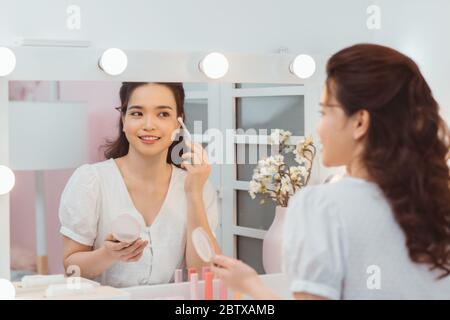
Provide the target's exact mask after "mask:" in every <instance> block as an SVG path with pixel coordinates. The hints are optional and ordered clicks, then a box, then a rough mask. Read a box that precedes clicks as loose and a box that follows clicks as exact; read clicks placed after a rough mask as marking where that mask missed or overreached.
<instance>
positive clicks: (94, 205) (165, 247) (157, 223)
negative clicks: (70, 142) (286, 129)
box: [59, 159, 219, 287]
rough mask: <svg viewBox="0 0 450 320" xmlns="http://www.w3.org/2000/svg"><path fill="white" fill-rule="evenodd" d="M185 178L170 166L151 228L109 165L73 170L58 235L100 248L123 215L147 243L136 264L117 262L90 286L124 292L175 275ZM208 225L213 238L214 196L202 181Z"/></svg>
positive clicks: (181, 250)
mask: <svg viewBox="0 0 450 320" xmlns="http://www.w3.org/2000/svg"><path fill="white" fill-rule="evenodd" d="M186 175H187V172H186V171H185V170H183V169H180V168H178V167H176V166H174V165H172V175H171V179H170V183H169V189H168V191H167V195H166V198H165V199H164V202H163V204H162V206H161V209H160V211H159V213H158V215H157V216H156V218H155V220H154V221H153V223H152V224H151V226H147V225H146V223H145V220H144V218H143V216H142V215H141V214H140V213H139V212H138V210H137V209H136V208H135V206H134V204H133V201H132V199H131V196H130V195H129V193H128V189H127V187H126V185H125V182H124V180H123V177H122V175H121V173H120V171H119V168H118V167H117V164H116V162H115V161H114V160H113V159H109V160H106V161H103V162H99V163H95V164H85V165H83V166H81V167H79V168H78V169H77V170H75V172H74V173H73V175H72V177H71V178H70V179H69V181H68V183H67V185H66V187H65V189H64V191H63V193H62V195H61V202H60V208H59V218H60V221H61V229H60V232H61V233H62V234H63V235H65V236H67V237H69V238H71V239H72V240H74V241H76V242H79V243H81V244H84V245H87V246H93V248H94V249H97V248H100V247H102V246H103V243H104V240H105V238H106V236H107V235H108V234H109V233H110V226H111V222H112V221H113V220H114V219H115V218H116V217H117V216H119V215H121V214H124V213H129V214H131V215H133V216H134V217H135V218H136V219H137V220H138V221H139V222H140V223H141V227H142V228H141V229H142V233H141V238H142V239H144V240H148V241H149V245H148V246H147V247H146V248H145V249H144V252H143V255H142V257H141V258H140V259H139V261H136V262H117V263H115V264H114V265H113V266H111V267H110V268H109V269H108V270H106V271H105V272H104V273H103V274H102V275H100V276H99V277H98V278H97V279H96V280H97V281H99V282H101V283H102V284H104V285H110V286H114V287H129V286H136V285H146V284H158V283H168V282H170V281H172V280H173V274H174V271H175V269H177V268H183V267H185V249H186V230H187V219H186V217H187V205H186V194H185V192H184V180H185V177H186ZM203 199H204V203H205V209H206V212H207V218H208V222H209V224H210V226H211V230H212V231H213V232H214V231H215V229H216V227H217V225H218V222H219V211H218V204H217V194H216V190H215V188H214V187H213V186H212V184H211V183H210V182H209V181H208V182H207V183H206V185H205V188H204V196H203Z"/></svg>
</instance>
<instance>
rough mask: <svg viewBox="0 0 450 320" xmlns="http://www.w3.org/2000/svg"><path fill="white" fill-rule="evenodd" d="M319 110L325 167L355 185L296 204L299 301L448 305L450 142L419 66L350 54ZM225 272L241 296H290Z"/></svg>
mask: <svg viewBox="0 0 450 320" xmlns="http://www.w3.org/2000/svg"><path fill="white" fill-rule="evenodd" d="M320 105H321V106H320V112H321V114H322V118H321V121H320V123H319V126H318V129H317V132H318V135H319V137H320V140H321V144H322V147H323V149H322V161H323V164H324V165H325V166H343V165H344V166H346V169H347V173H348V176H346V177H344V178H343V179H342V180H340V181H338V182H336V183H332V184H326V185H319V186H308V187H306V188H304V189H302V190H300V191H299V192H298V193H297V194H296V195H295V196H294V197H293V198H292V199H291V201H290V203H289V209H288V213H287V218H286V222H285V223H286V224H285V232H284V234H283V237H284V244H283V246H284V249H283V251H284V261H283V263H284V269H285V272H286V273H287V274H288V276H289V278H290V279H291V280H292V282H291V287H290V290H291V292H292V294H293V296H294V298H296V299H448V298H449V297H450V189H449V188H450V172H449V167H448V165H447V163H446V161H447V160H448V159H449V148H450V133H449V130H448V126H447V125H446V123H445V122H444V120H443V119H442V118H441V117H440V116H439V107H438V104H437V102H436V101H435V100H434V98H433V96H432V93H431V90H430V88H429V86H428V84H427V83H426V81H425V79H424V78H423V76H422V74H421V72H420V70H419V68H418V66H417V65H416V63H415V62H414V61H412V60H411V59H410V58H408V57H406V56H405V55H403V54H401V53H399V52H397V51H395V50H393V49H390V48H387V47H383V46H377V45H356V46H353V47H350V48H346V49H344V50H342V51H340V52H338V53H336V54H335V55H333V56H332V57H331V58H330V60H329V61H328V64H327V81H326V87H325V89H324V92H323V95H322V98H321V103H320ZM214 263H215V265H216V266H215V267H213V268H212V270H213V271H214V272H215V274H216V275H218V276H219V277H220V278H221V279H223V280H224V281H225V283H226V284H227V285H228V286H229V287H231V288H232V289H234V290H238V291H240V292H242V293H245V294H248V295H251V296H253V297H254V298H257V299H277V298H279V297H278V296H277V295H276V294H274V293H273V292H272V291H271V290H270V288H268V287H267V286H265V285H264V283H263V282H262V280H261V278H259V277H258V275H257V274H256V272H255V270H253V269H252V268H251V267H249V266H248V265H246V264H244V263H243V262H241V261H238V260H236V259H233V258H230V257H225V256H217V257H216V258H215V260H214ZM375 277H378V279H375ZM372 281H373V282H372Z"/></svg>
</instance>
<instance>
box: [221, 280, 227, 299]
mask: <svg viewBox="0 0 450 320" xmlns="http://www.w3.org/2000/svg"><path fill="white" fill-rule="evenodd" d="M219 299H220V300H228V288H227V287H226V286H225V283H223V281H222V280H219Z"/></svg>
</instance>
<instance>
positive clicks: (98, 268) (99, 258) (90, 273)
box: [64, 236, 148, 279]
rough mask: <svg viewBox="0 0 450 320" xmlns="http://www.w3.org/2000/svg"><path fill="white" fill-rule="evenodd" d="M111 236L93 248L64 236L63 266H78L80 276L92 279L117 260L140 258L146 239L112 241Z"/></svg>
mask: <svg viewBox="0 0 450 320" xmlns="http://www.w3.org/2000/svg"><path fill="white" fill-rule="evenodd" d="M112 240H113V239H112V236H109V237H108V238H107V239H106V240H105V244H104V245H103V246H102V247H100V248H98V249H95V250H93V248H92V247H91V246H86V245H83V244H80V243H78V242H76V241H74V240H72V239H70V238H68V237H66V236H64V268H65V270H67V268H68V267H69V266H73V265H75V266H78V267H79V268H80V272H81V274H80V276H82V277H84V278H88V279H93V278H95V277H97V276H98V275H100V274H102V273H103V272H105V271H106V270H107V269H109V268H110V267H111V266H112V265H113V264H115V263H116V262H118V261H125V262H133V261H137V260H139V259H140V258H141V256H142V253H143V250H144V248H145V246H146V245H147V244H148V242H147V241H143V240H141V239H138V240H136V241H135V242H134V243H133V244H129V243H125V242H114V241H112Z"/></svg>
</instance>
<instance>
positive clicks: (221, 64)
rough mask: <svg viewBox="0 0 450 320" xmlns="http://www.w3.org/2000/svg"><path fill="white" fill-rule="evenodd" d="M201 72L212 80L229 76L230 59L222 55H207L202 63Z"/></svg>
mask: <svg viewBox="0 0 450 320" xmlns="http://www.w3.org/2000/svg"><path fill="white" fill-rule="evenodd" d="M199 67H200V70H201V71H202V72H203V73H204V74H205V75H206V76H207V77H208V78H210V79H219V78H222V77H223V76H224V75H226V74H227V72H228V68H229V63H228V59H227V58H226V57H225V56H224V55H223V54H221V53H218V52H212V53H210V54H207V55H206V56H205V57H204V58H203V59H202V61H201V62H200V65H199Z"/></svg>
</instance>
